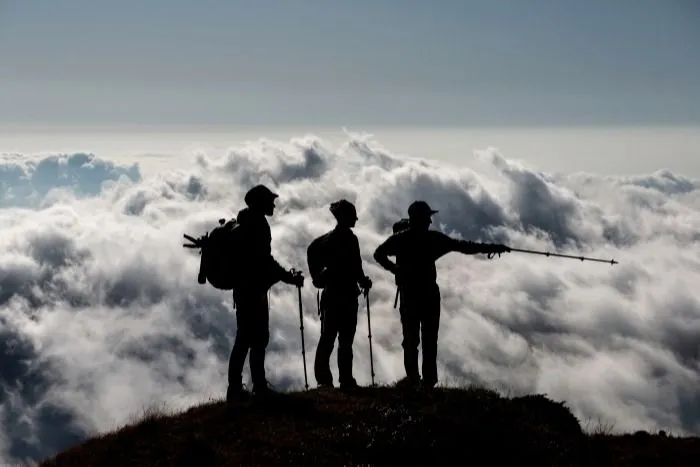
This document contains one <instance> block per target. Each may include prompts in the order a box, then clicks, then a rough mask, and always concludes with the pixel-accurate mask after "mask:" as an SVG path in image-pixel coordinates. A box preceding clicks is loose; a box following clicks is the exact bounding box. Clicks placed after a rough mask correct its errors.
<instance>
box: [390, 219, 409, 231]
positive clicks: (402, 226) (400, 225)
mask: <svg viewBox="0 0 700 467" xmlns="http://www.w3.org/2000/svg"><path fill="white" fill-rule="evenodd" d="M409 222H410V221H409V220H408V218H406V217H404V218H403V219H400V220H398V221H396V222H394V225H393V226H392V230H393V231H394V233H399V232H401V231H403V230H406V229H407V228H408V227H409V226H410V223H409Z"/></svg>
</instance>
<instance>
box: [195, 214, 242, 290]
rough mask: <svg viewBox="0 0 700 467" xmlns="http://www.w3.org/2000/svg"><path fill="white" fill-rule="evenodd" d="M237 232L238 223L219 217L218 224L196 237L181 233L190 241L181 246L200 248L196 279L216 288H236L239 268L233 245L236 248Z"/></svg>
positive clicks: (238, 238) (239, 232) (238, 242)
mask: <svg viewBox="0 0 700 467" xmlns="http://www.w3.org/2000/svg"><path fill="white" fill-rule="evenodd" d="M241 233H242V229H241V224H239V223H238V221H237V220H236V219H235V218H232V219H231V220H229V221H228V222H227V221H226V219H219V226H218V227H215V228H214V229H213V230H212V231H211V232H207V233H205V234H204V235H203V236H202V237H199V238H197V239H195V238H193V237H191V236H189V235H187V234H185V235H183V236H184V237H185V238H186V239H187V240H189V241H190V242H191V244H184V245H183V247H185V248H199V250H200V251H199V254H200V255H201V257H202V258H201V260H200V262H199V274H198V276H197V282H199V283H200V284H206V283H207V282H209V284H211V285H212V286H214V287H215V288H217V289H219V290H233V289H234V288H235V287H236V284H237V283H238V279H239V277H238V273H239V272H240V270H241V268H240V267H236V256H237V254H236V248H238V247H240V243H241V239H240V235H241Z"/></svg>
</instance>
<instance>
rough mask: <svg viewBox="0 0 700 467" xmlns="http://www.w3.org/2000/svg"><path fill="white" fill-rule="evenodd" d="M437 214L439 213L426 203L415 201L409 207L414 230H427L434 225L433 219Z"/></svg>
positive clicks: (409, 217)
mask: <svg viewBox="0 0 700 467" xmlns="http://www.w3.org/2000/svg"><path fill="white" fill-rule="evenodd" d="M435 213H437V211H436V210H434V209H433V208H431V207H430V206H429V205H428V203H426V202H425V201H414V202H413V203H411V205H410V206H409V207H408V220H409V222H410V224H411V227H413V228H418V229H427V228H428V227H430V224H432V223H433V220H432V217H433V214H435Z"/></svg>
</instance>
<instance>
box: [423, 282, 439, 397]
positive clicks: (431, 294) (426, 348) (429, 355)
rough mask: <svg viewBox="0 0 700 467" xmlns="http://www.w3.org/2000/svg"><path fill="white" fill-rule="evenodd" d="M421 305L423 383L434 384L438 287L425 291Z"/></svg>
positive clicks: (435, 381) (437, 329) (435, 375)
mask: <svg viewBox="0 0 700 467" xmlns="http://www.w3.org/2000/svg"><path fill="white" fill-rule="evenodd" d="M424 300H425V303H424V306H423V307H422V310H421V312H422V316H421V334H422V341H423V383H424V384H426V385H427V386H435V384H437V381H438V375H437V349H438V331H439V328H440V289H439V288H438V287H437V286H435V289H433V290H428V291H426V294H425V299H424Z"/></svg>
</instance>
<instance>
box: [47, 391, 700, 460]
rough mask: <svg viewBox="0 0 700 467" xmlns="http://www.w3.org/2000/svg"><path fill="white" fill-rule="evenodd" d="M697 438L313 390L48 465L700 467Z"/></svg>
mask: <svg viewBox="0 0 700 467" xmlns="http://www.w3.org/2000/svg"><path fill="white" fill-rule="evenodd" d="M698 459H700V438H676V437H672V436H667V435H665V434H664V433H661V434H658V435H651V434H648V433H645V432H644V433H642V432H639V433H636V434H630V435H610V434H604V433H601V434H588V433H585V432H584V430H582V428H581V426H580V424H579V421H578V420H577V419H576V418H575V417H574V416H573V415H572V413H571V412H570V411H569V410H568V409H567V408H566V406H565V404H563V403H560V402H555V401H552V400H549V399H547V398H546V397H545V396H542V395H531V396H525V397H516V398H506V397H503V396H500V395H499V394H497V393H496V392H493V391H489V390H486V389H478V388H467V389H452V388H436V389H433V390H430V391H416V390H407V389H399V388H397V387H379V388H362V389H359V390H357V391H353V392H343V391H340V390H339V389H335V390H328V389H324V390H320V389H312V390H309V391H305V392H294V393H285V394H281V395H279V396H274V397H271V398H265V399H262V398H257V397H252V396H251V397H249V398H247V399H246V400H244V401H242V402H240V403H238V404H235V405H232V406H227V405H226V404H225V403H224V402H221V401H218V402H213V403H207V404H203V405H199V406H196V407H192V408H190V409H189V410H187V411H185V412H183V413H180V414H175V415H158V414H153V415H150V416H148V417H146V418H145V419H143V420H141V421H140V422H138V423H136V424H133V425H129V426H125V427H123V428H121V429H120V430H118V431H115V432H112V433H108V434H105V435H102V436H99V437H96V438H94V439H91V440H88V441H86V442H84V443H82V444H80V445H78V446H74V447H72V448H70V449H68V450H66V451H64V452H61V453H59V454H58V455H57V456H55V457H54V458H52V459H47V460H45V461H44V462H43V463H42V464H41V465H43V466H46V467H49V466H66V465H81V466H89V465H100V466H116V465H151V466H155V465H279V464H287V465H289V464H293V465H301V464H304V465H348V464H372V465H378V464H396V463H406V462H407V463H430V464H432V465H434V464H447V463H451V464H452V463H455V462H457V463H463V462H465V461H472V462H474V464H476V465H492V464H494V465H500V464H501V463H503V465H516V463H517V464H518V465H520V464H525V463H528V462H529V463H531V464H532V465H541V466H544V465H567V466H582V465H597V466H600V465H638V464H640V463H643V464H644V465H650V463H651V464H653V465H674V466H682V465H696V463H697V460H698Z"/></svg>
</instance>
